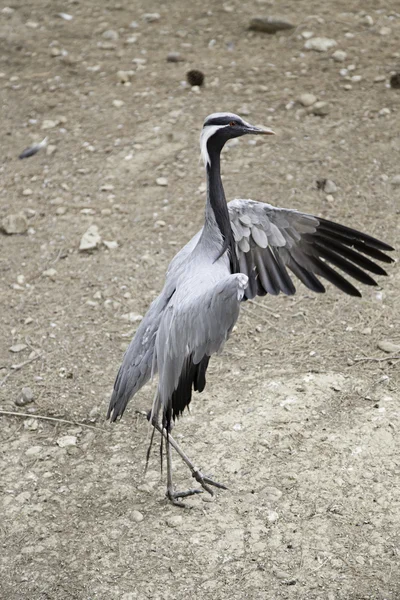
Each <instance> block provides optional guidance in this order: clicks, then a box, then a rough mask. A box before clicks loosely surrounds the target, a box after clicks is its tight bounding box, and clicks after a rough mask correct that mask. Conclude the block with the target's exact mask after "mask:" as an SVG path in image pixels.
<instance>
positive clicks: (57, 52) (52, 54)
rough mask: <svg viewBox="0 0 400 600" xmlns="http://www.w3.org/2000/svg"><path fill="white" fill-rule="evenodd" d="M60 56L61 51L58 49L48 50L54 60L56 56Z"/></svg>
mask: <svg viewBox="0 0 400 600" xmlns="http://www.w3.org/2000/svg"><path fill="white" fill-rule="evenodd" d="M61 54H62V50H60V48H52V49H51V50H50V55H51V56H53V57H55V58H56V57H57V56H61Z"/></svg>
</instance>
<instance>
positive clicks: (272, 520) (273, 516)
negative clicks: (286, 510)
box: [267, 510, 279, 523]
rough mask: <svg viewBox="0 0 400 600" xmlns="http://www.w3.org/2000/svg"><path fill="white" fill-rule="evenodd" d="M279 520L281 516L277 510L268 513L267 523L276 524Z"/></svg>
mask: <svg viewBox="0 0 400 600" xmlns="http://www.w3.org/2000/svg"><path fill="white" fill-rule="evenodd" d="M278 519H279V515H278V513H277V512H276V511H275V510H269V511H268V512H267V521H268V522H269V523H275V522H276V521H277V520H278Z"/></svg>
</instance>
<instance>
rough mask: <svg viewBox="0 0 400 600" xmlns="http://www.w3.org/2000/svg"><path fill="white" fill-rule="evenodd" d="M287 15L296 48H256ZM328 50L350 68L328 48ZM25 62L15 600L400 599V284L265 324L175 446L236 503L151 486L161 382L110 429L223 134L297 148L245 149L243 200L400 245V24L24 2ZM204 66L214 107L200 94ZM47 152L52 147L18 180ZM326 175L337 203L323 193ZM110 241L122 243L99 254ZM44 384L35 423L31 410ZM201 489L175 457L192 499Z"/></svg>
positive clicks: (321, 14)
mask: <svg viewBox="0 0 400 600" xmlns="http://www.w3.org/2000/svg"><path fill="white" fill-rule="evenodd" d="M361 9H362V10H361ZM60 12H64V13H68V14H70V15H72V16H73V19H72V20H65V18H62V17H60V16H58V15H57V13H60ZM155 12H157V13H159V18H154V17H151V18H149V17H146V16H145V15H146V13H155ZM269 15H278V16H281V17H283V18H285V19H288V20H289V21H291V22H293V23H294V24H295V25H296V29H294V30H290V31H288V32H286V31H285V32H283V33H278V34H277V35H268V34H265V33H253V32H249V31H248V30H247V27H248V23H249V21H250V19H251V18H252V17H254V16H269ZM133 21H135V22H136V25H135V23H133V24H132V22H133ZM307 32H309V33H307ZM310 34H312V36H313V37H314V38H315V37H326V38H330V39H333V40H335V41H336V46H335V47H332V48H331V49H329V50H328V51H326V52H316V51H312V50H306V49H304V45H305V43H306V40H307V38H309V37H310ZM0 48H1V49H0V83H1V91H0V94H1V105H2V118H1V121H0V131H1V140H2V158H1V165H0V173H1V188H0V199H1V208H0V219H2V218H3V217H5V216H6V215H10V214H15V213H19V212H22V213H24V214H25V216H26V218H27V222H28V230H27V232H26V233H25V234H22V235H5V234H0V247H1V254H0V273H1V288H0V298H1V339H2V344H1V348H0V383H1V387H0V410H1V411H8V412H18V413H20V416H18V417H16V416H10V415H4V414H3V415H1V416H0V424H1V428H0V457H1V458H0V460H1V475H0V494H1V503H2V508H1V513H0V514H1V519H0V543H1V553H0V597H1V600H25V599H26V600H27V599H29V600H46V599H51V600H67V599H68V600H71V599H74V600H75V599H77V600H78V599H79V600H95V599H99V600H134V599H135V600H136V599H140V600H141V599H152V600H161V599H163V600H164V599H178V600H179V599H183V598H187V597H191V598H196V599H197V598H198V599H201V598H204V597H212V598H214V599H215V600H222V599H229V600H236V599H238V600H239V599H240V600H241V599H248V600H250V599H251V600H255V599H257V600H258V599H265V600H273V599H290V600H294V599H296V600H297V599H300V600H308V599H310V600H313V599H318V600H338V599H343V600H361V599H363V600H367V599H368V600H383V599H386V600H389V599H390V600H395V599H396V600H398V599H399V598H400V567H399V565H400V496H399V492H400V485H399V475H400V464H399V454H398V431H399V427H400V413H399V381H400V378H399V364H400V362H399V352H397V353H396V352H394V353H392V354H388V353H385V352H383V351H382V350H381V349H379V347H378V344H379V343H380V342H381V341H383V340H389V341H390V342H392V343H394V344H397V345H398V344H400V329H399V326H400V308H399V302H398V289H399V284H400V281H399V271H398V269H397V268H396V265H392V266H391V265H389V266H388V273H389V276H388V277H387V278H380V279H379V284H380V285H381V286H382V288H380V287H379V288H366V287H365V286H364V287H363V290H362V291H363V298H362V299H354V298H350V297H345V296H344V295H342V294H341V293H340V292H337V291H336V290H334V289H333V288H332V286H330V285H328V286H327V287H328V290H327V292H328V293H327V294H325V295H322V296H317V295H315V294H312V293H311V292H309V291H308V290H306V289H305V288H304V287H303V286H302V285H301V284H299V285H298V292H297V294H296V295H295V296H294V297H293V298H287V297H282V296H279V297H278V298H271V297H266V298H263V299H259V304H255V303H254V304H250V303H247V304H246V305H245V306H244V307H243V311H242V314H241V318H240V321H239V323H238V326H237V329H236V331H235V333H234V335H233V336H232V338H231V340H230V341H229V343H228V344H227V346H226V350H225V351H224V353H223V354H222V355H221V356H219V357H214V358H213V359H212V361H211V363H210V368H209V375H208V385H207V388H206V390H205V392H204V393H203V394H202V395H196V396H195V397H194V400H193V402H192V409H191V413H190V414H188V413H186V414H185V415H184V417H183V418H182V419H181V420H180V421H179V422H178V424H177V426H176V428H175V435H176V437H177V439H178V440H179V441H180V442H181V444H182V446H183V447H184V449H185V450H187V452H188V454H189V456H191V457H192V458H193V459H194V460H195V461H196V462H197V464H198V465H199V466H200V467H201V468H202V469H203V470H204V471H205V472H206V473H209V474H212V475H213V476H214V477H215V478H216V479H217V480H220V481H223V482H224V483H226V484H227V485H228V486H229V488H230V489H229V491H225V492H221V493H218V494H217V498H216V500H215V501H213V502H210V501H209V500H210V499H209V498H207V497H206V495H205V494H203V495H202V496H197V497H194V498H192V499H188V500H187V507H188V508H186V509H179V508H175V507H173V506H171V505H170V504H169V503H168V502H167V501H166V500H165V497H164V491H165V481H164V476H163V477H161V476H160V466H159V465H160V462H159V454H158V447H157V446H158V444H156V445H155V447H154V450H153V453H152V456H151V460H150V467H149V471H148V473H147V475H144V465H145V454H146V449H147V443H148V425H147V422H146V419H145V418H144V416H143V414H142V413H141V412H137V411H145V410H147V409H148V408H149V407H150V405H151V402H152V398H153V392H154V384H152V385H153V387H152V385H149V386H147V387H146V388H144V389H143V390H142V391H141V392H140V393H139V394H138V396H137V397H136V398H135V399H134V401H132V402H131V404H130V405H129V408H128V410H127V412H126V414H125V416H124V418H123V420H122V421H121V422H120V423H118V424H116V425H112V426H111V425H110V424H109V423H108V422H106V421H105V413H106V410H107V406H108V401H109V397H110V393H111V390H112V385H113V381H114V377H115V375H116V372H117V369H118V366H119V364H120V361H121V359H122V355H123V351H124V349H125V348H126V346H127V344H128V342H129V340H130V338H131V337H132V334H133V332H134V331H135V328H136V327H137V321H135V318H136V316H137V315H140V314H141V315H143V314H144V312H145V311H146V308H147V307H148V305H149V303H150V302H151V300H152V299H153V298H154V297H155V295H156V294H157V293H158V292H159V291H160V290H161V287H162V285H163V278H164V273H165V270H166V267H167V265H168V262H169V261H170V259H171V258H172V257H173V255H174V254H175V252H176V251H177V250H178V249H179V248H180V247H181V246H182V245H183V244H184V243H185V242H186V241H187V240H188V239H189V238H190V237H191V236H192V235H193V234H194V233H195V232H196V231H197V230H198V229H199V227H200V226H201V224H202V219H203V207H204V203H205V194H204V191H205V186H204V171H203V168H202V165H201V164H199V162H198V156H199V148H198V136H199V131H200V127H201V125H202V122H203V119H204V117H205V116H206V115H207V114H209V113H211V112H215V111H227V110H230V111H233V112H237V113H239V114H242V115H243V116H245V118H247V119H248V120H249V121H251V122H253V123H254V124H264V125H266V126H271V127H273V128H274V129H275V130H276V132H277V133H278V135H277V136H276V138H274V139H270V138H268V139H265V140H264V139H263V140H259V139H254V140H250V139H241V140H240V142H239V143H238V144H236V145H234V144H232V145H231V147H230V148H228V149H227V151H226V152H225V153H224V157H223V173H224V182H225V186H226V195H227V198H228V199H233V198H235V197H244V198H253V199H258V200H264V201H267V202H271V203H273V204H277V205H281V206H287V207H293V208H298V209H302V210H305V211H307V212H311V213H315V214H318V215H323V216H324V217H328V218H331V219H333V220H337V221H339V222H343V223H346V224H349V225H351V226H353V227H357V228H360V229H362V230H365V231H367V232H369V233H371V234H373V235H375V236H377V237H379V238H380V239H383V240H385V241H387V242H389V243H391V244H395V245H397V246H399V245H400V242H399V239H400V236H399V199H400V186H399V185H398V178H397V180H396V176H398V175H399V174H400V167H399V151H400V137H399V125H400V121H399V106H400V105H399V101H400V91H399V90H398V89H393V88H391V87H390V85H389V79H390V76H391V74H392V73H393V72H395V71H396V70H397V69H399V70H400V52H399V49H400V14H399V5H398V2H396V1H394V0H388V1H387V2H381V1H377V0H374V1H372V0H366V1H364V2H359V1H355V0H346V1H344V0H343V1H342V0H332V1H331V2H321V1H320V0H318V1H316V0H307V1H306V0H304V1H302V2H300V1H296V0H288V1H286V2H278V0H276V1H275V2H273V0H272V1H270V2H269V1H268V0H258V1H255V0H254V1H249V2H241V1H239V0H226V2H225V3H223V2H217V1H214V2H212V1H210V0H205V1H204V2H202V3H200V4H198V5H196V4H195V3H193V2H191V3H188V2H186V1H185V0H174V1H172V0H171V1H170V2H156V1H154V2H149V3H147V2H145V1H144V0H133V1H130V2H128V0H119V2H118V3H116V4H113V3H112V2H105V1H104V0H97V1H94V0H86V1H85V2H83V1H80V0H66V1H65V2H64V3H63V2H60V1H57V2H51V3H50V2H45V1H44V0H34V2H31V3H27V4H23V3H22V2H12V4H10V7H8V8H7V9H2V10H1V12H0ZM336 50H342V51H345V52H346V53H347V57H345V59H344V62H336V61H335V60H334V59H333V58H332V54H333V53H334V52H335V51H336ZM170 52H179V53H180V54H181V58H182V59H183V60H182V61H180V62H175V63H173V62H167V60H166V59H167V55H168V53H170ZM191 68H199V69H201V70H202V71H204V73H205V78H206V79H205V86H204V87H203V88H202V89H201V90H196V89H194V90H192V89H191V88H190V86H188V85H185V84H184V82H185V74H186V72H187V71H188V70H189V69H191ZM119 71H124V72H126V71H128V74H127V73H124V74H121V73H119V74H118V72H119ZM129 72H131V73H129ZM121 80H122V81H125V83H122V81H121ZM304 93H311V94H314V95H315V96H316V97H317V99H318V100H319V101H324V102H326V103H327V105H326V106H323V112H327V114H325V116H321V115H314V114H312V112H313V108H312V107H311V108H310V109H307V108H305V107H303V106H302V105H301V104H300V103H299V102H298V98H299V96H300V95H301V94H304ZM45 135H47V136H48V138H49V139H48V144H49V147H48V148H47V149H46V150H42V151H41V152H40V153H38V154H37V155H35V156H33V157H32V158H29V159H26V160H21V161H19V160H18V158H17V157H18V155H19V154H20V152H21V151H22V150H23V149H24V148H26V147H27V146H29V145H30V144H32V143H33V142H38V141H40V140H41V139H43V138H44V136H45ZM159 178H167V182H163V183H167V185H159V184H157V182H156V180H157V179H159ZM324 178H329V179H331V180H333V181H334V182H335V184H336V186H337V191H336V192H335V193H333V194H331V195H327V194H326V193H325V192H324V191H322V190H318V189H317V185H316V181H317V180H319V179H324ZM396 182H397V185H396ZM93 224H94V225H96V226H97V227H98V229H99V232H100V235H101V238H102V239H103V240H105V241H111V242H117V244H118V246H117V247H114V246H115V245H116V244H111V247H107V246H106V245H104V244H101V246H100V247H98V248H97V249H96V250H94V251H93V252H79V250H78V249H79V244H80V239H81V237H82V235H83V234H84V233H85V231H86V230H87V229H88V227H89V226H90V225H93ZM109 246H110V245H109ZM395 256H396V255H395ZM10 348H13V350H14V352H13V351H11V350H10ZM15 350H17V351H16V352H15ZM15 367H17V368H15ZM24 387H29V388H30V389H31V390H32V392H33V396H34V402H33V403H30V404H27V405H25V406H22V407H21V406H17V405H16V402H17V403H18V400H19V399H20V397H21V390H22V388H24ZM21 413H29V414H30V418H24V417H22V416H21ZM39 415H40V416H47V417H52V418H54V420H52V421H51V420H43V419H40V418H38V416H39ZM66 436H73V437H72V440H71V437H69V438H68V437H67V439H65V438H66ZM74 438H76V444H75V443H74V442H75V439H74ZM69 444H70V445H69ZM71 444H72V445H71ZM189 475H190V473H189V472H188V471H187V469H186V467H185V466H184V465H183V464H182V463H181V462H180V461H179V460H178V459H176V461H175V483H176V485H177V487H178V488H181V487H187V486H188V485H191V483H192V482H191V481H190V477H189ZM189 507H190V508H189Z"/></svg>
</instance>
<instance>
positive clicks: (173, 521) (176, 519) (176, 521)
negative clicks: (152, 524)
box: [166, 515, 183, 527]
mask: <svg viewBox="0 0 400 600" xmlns="http://www.w3.org/2000/svg"><path fill="white" fill-rule="evenodd" d="M182 522H183V518H182V516H181V515H173V516H172V517H169V518H168V519H167V520H166V523H167V525H168V527H179V525H182Z"/></svg>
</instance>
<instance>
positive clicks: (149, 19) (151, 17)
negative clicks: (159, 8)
mask: <svg viewBox="0 0 400 600" xmlns="http://www.w3.org/2000/svg"><path fill="white" fill-rule="evenodd" d="M142 19H143V21H146V23H155V22H156V21H159V20H160V14H159V13H145V14H144V15H143V17H142Z"/></svg>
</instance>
